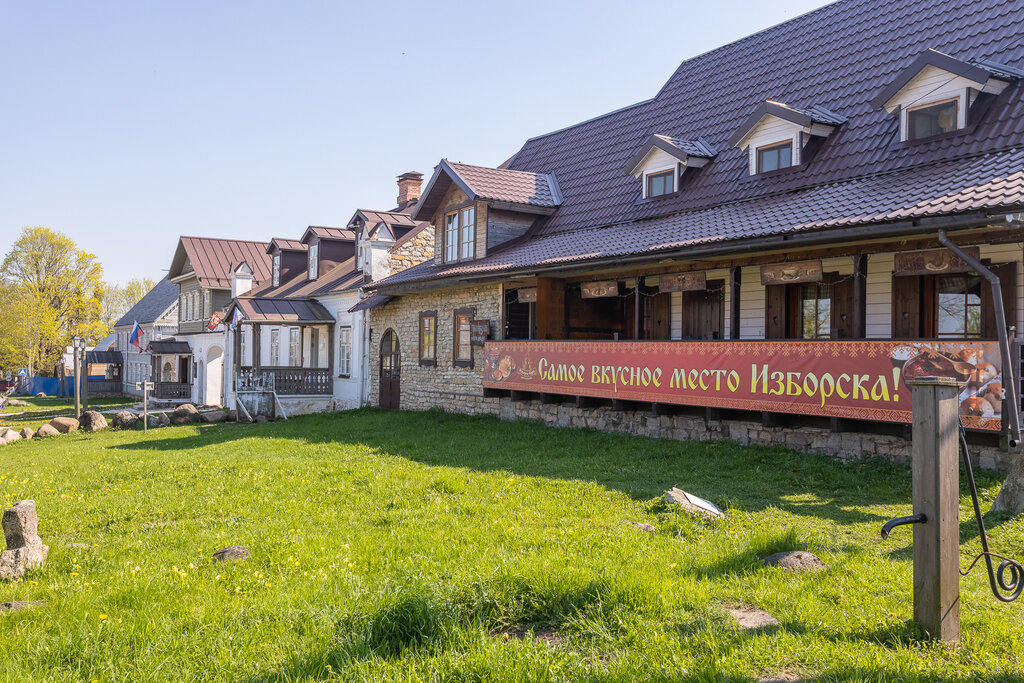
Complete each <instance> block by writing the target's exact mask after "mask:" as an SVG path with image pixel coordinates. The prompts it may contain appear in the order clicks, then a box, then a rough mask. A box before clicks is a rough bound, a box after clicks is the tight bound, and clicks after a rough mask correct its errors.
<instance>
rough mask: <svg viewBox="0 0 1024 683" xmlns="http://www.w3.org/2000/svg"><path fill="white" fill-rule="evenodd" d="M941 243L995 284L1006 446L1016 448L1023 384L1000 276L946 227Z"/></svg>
mask: <svg viewBox="0 0 1024 683" xmlns="http://www.w3.org/2000/svg"><path fill="white" fill-rule="evenodd" d="M939 244H941V245H943V246H944V247H946V248H947V249H949V250H950V251H951V252H953V253H954V254H956V255H957V256H959V257H960V258H961V259H962V260H963V261H964V263H966V264H967V265H969V266H970V267H971V268H973V269H974V270H976V271H977V272H978V274H979V275H981V276H982V277H983V278H985V279H986V280H988V282H989V284H990V285H991V287H992V308H994V309H995V310H994V311H993V313H994V314H995V316H996V332H997V333H998V334H999V356H1000V359H1001V360H1002V373H1003V391H1004V396H1005V399H1006V412H1007V413H1008V415H1007V417H1008V418H1009V425H1008V426H1007V432H1008V434H1009V436H1008V439H1007V446H1008V448H1009V449H1010V450H1015V449H1016V448H1017V446H1018V445H1019V444H1020V387H1019V386H1018V384H1017V373H1016V372H1015V368H1014V366H1013V357H1012V355H1011V353H1010V339H1009V335H1008V334H1007V333H1006V312H1005V310H1004V309H1003V290H1002V288H1001V287H1000V285H999V277H998V276H997V275H996V274H995V273H993V272H992V271H991V270H989V269H988V268H986V267H985V266H984V265H982V263H981V261H978V260H977V259H975V258H974V257H973V256H971V255H970V254H968V253H967V252H966V251H964V250H963V249H961V248H960V247H958V246H957V245H956V243H955V242H953V241H952V240H951V239H949V237H947V236H946V231H945V230H939Z"/></svg>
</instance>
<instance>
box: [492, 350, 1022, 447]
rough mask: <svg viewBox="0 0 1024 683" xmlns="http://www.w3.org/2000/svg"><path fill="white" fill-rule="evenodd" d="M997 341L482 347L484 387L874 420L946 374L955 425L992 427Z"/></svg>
mask: <svg viewBox="0 0 1024 683" xmlns="http://www.w3.org/2000/svg"><path fill="white" fill-rule="evenodd" d="M1000 368H1001V362H1000V357H999V345H998V344H997V343H996V342H975V341H927V342H913V341H838V340H837V341H833V340H823V341H693V342H660V341H649V342H644V341H641V342H593V341H580V342H571V341H570V342H547V341H498V342H487V344H486V345H485V348H484V387H487V388H491V389H510V390H515V391H530V392H543V393H549V394H565V395H570V396H592V397H598V398H617V399H623V400H627V401H645V402H646V401H650V402H654V403H675V404H681V405H695V406H711V407H715V408H734V409H737V410H757V411H770V412H779V413H796V414H800V415H823V416H828V417H847V418H854V419H859V420H878V421H884V422H906V423H909V422H910V421H911V396H910V389H909V388H908V386H907V382H908V381H909V380H913V379H914V378H917V377H924V376H929V375H931V376H942V377H954V378H956V379H957V380H958V381H959V382H960V383H961V385H962V388H961V393H960V413H961V417H962V418H963V422H964V426H966V427H968V428H973V429H987V430H999V429H1000V427H1001V419H1000V414H1001V410H1002V400H1001V399H1002V376H1001V373H1000Z"/></svg>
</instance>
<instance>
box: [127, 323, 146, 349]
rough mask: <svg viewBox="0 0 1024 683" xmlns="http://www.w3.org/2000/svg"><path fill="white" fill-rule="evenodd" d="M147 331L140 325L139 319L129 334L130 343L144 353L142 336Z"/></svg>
mask: <svg viewBox="0 0 1024 683" xmlns="http://www.w3.org/2000/svg"><path fill="white" fill-rule="evenodd" d="M145 334H146V333H145V332H143V331H142V328H141V327H139V321H138V320H136V321H135V326H134V327H132V333H131V334H130V335H129V336H128V343H129V344H131V345H132V346H134V347H135V348H137V349H138V350H139V353H142V337H143V335H145Z"/></svg>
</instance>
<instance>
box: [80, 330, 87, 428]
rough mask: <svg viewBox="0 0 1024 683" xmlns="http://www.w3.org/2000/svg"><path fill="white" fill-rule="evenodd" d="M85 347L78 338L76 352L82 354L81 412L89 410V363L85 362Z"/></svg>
mask: <svg viewBox="0 0 1024 683" xmlns="http://www.w3.org/2000/svg"><path fill="white" fill-rule="evenodd" d="M85 347H86V341H85V340H84V339H82V338H81V337H79V338H78V348H79V351H78V352H79V353H80V354H82V360H81V361H79V366H80V367H81V368H82V410H89V363H88V362H87V360H86V356H85Z"/></svg>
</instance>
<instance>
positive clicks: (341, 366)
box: [338, 325, 352, 377]
mask: <svg viewBox="0 0 1024 683" xmlns="http://www.w3.org/2000/svg"><path fill="white" fill-rule="evenodd" d="M351 374H352V328H351V327H350V326H348V325H341V326H339V327H338V375H339V376H341V377H348V376H349V375H351Z"/></svg>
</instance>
